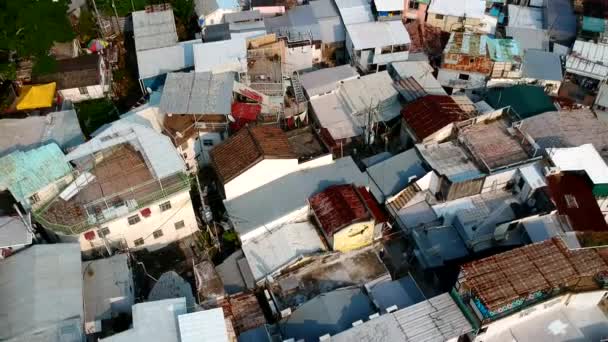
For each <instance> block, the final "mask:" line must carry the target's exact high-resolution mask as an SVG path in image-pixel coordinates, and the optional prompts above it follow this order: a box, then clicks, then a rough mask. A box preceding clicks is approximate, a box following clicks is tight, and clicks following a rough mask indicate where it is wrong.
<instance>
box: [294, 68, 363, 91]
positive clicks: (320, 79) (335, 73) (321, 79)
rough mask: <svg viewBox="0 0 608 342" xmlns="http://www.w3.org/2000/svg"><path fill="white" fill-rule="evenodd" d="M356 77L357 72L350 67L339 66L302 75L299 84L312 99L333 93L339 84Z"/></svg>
mask: <svg viewBox="0 0 608 342" xmlns="http://www.w3.org/2000/svg"><path fill="white" fill-rule="evenodd" d="M358 76H359V74H358V73H357V70H355V68H353V67H352V66H350V65H340V66H337V67H333V68H324V69H320V70H317V71H313V72H309V73H305V74H302V75H300V83H301V84H302V87H304V89H305V90H306V93H307V94H308V96H309V97H313V96H317V95H323V94H325V93H328V92H331V91H334V90H336V89H338V87H339V86H340V82H342V81H346V80H349V79H352V78H355V77H358Z"/></svg>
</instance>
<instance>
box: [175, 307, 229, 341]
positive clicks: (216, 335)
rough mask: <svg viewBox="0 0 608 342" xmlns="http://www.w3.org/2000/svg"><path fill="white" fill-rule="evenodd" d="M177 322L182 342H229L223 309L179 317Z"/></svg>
mask: <svg viewBox="0 0 608 342" xmlns="http://www.w3.org/2000/svg"><path fill="white" fill-rule="evenodd" d="M177 321H178V324H179V336H180V341H181V342H202V341H205V342H228V333H227V330H226V321H225V320H224V310H222V308H216V309H210V310H204V311H198V312H193V313H189V314H185V315H179V316H178V317H177Z"/></svg>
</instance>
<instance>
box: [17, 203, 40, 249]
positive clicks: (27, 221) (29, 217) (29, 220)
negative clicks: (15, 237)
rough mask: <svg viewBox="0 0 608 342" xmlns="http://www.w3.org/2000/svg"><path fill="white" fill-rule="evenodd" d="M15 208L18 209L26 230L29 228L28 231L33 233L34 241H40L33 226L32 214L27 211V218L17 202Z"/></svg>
mask: <svg viewBox="0 0 608 342" xmlns="http://www.w3.org/2000/svg"><path fill="white" fill-rule="evenodd" d="M13 208H15V210H16V211H17V214H18V215H19V217H20V218H21V222H23V224H24V225H25V230H27V232H28V233H30V234H31V235H32V241H34V242H38V241H37V239H36V234H35V233H34V228H33V227H32V214H31V213H27V219H26V218H25V216H24V215H23V214H22V213H21V210H19V207H18V206H17V204H13Z"/></svg>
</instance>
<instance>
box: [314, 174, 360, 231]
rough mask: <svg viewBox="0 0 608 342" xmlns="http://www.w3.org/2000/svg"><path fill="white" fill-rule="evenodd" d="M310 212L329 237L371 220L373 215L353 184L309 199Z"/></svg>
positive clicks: (323, 192) (332, 188)
mask: <svg viewBox="0 0 608 342" xmlns="http://www.w3.org/2000/svg"><path fill="white" fill-rule="evenodd" d="M308 202H309V203H310V210H311V211H312V212H313V213H314V215H315V217H316V218H317V220H318V221H319V224H320V228H321V229H322V230H323V231H324V232H325V235H326V236H327V237H331V236H333V235H334V234H335V233H337V232H339V231H340V230H341V229H342V228H346V227H348V226H349V225H351V224H354V223H357V222H360V221H365V220H369V219H371V215H370V213H369V211H368V209H367V207H366V206H365V203H364V202H363V199H362V198H361V195H360V194H359V193H358V191H357V188H356V187H355V186H353V185H352V184H340V185H333V186H330V187H328V188H326V189H325V190H323V191H321V192H319V193H317V194H315V195H314V196H312V197H310V198H309V199H308Z"/></svg>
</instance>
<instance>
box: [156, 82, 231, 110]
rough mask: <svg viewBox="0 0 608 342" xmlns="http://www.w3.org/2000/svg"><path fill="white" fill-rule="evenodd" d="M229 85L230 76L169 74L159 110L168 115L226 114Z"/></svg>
mask: <svg viewBox="0 0 608 342" xmlns="http://www.w3.org/2000/svg"><path fill="white" fill-rule="evenodd" d="M233 83H234V74H233V73H231V72H226V73H220V74H212V73H210V72H187V73H186V72H179V73H177V72H176V73H169V74H167V80H166V81H165V86H164V87H163V93H162V97H161V100H160V110H161V112H164V113H171V114H223V115H226V114H229V113H230V108H231V107H230V106H231V104H232V89H233Z"/></svg>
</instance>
